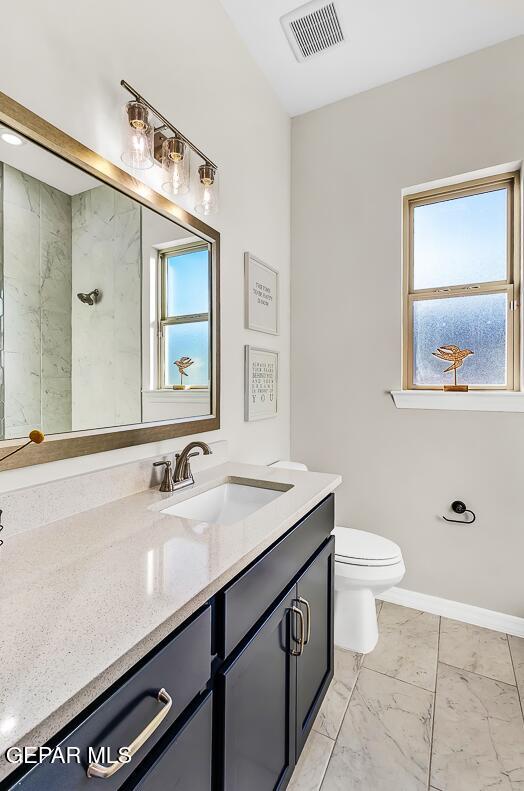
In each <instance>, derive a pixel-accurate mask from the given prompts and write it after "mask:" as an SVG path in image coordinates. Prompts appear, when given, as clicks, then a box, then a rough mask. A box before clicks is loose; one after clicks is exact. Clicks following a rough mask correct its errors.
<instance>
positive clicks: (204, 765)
mask: <svg viewBox="0 0 524 791" xmlns="http://www.w3.org/2000/svg"><path fill="white" fill-rule="evenodd" d="M191 708H192V709H193V708H194V710H193V711H191V713H189V714H188V718H187V721H186V722H184V723H183V724H182V726H181V727H180V728H177V727H176V726H175V728H174V729H173V730H174V731H175V733H174V735H171V732H169V733H167V734H166V735H165V737H164V738H163V739H162V740H161V742H160V743H159V744H158V745H157V747H156V748H155V750H153V751H152V753H150V754H149V755H148V757H147V759H146V761H145V766H144V769H143V773H141V774H140V779H139V780H138V781H135V779H134V777H130V779H129V784H126V786H125V791H131V790H132V791H167V789H169V791H211V760H212V720H213V704H212V694H211V692H208V693H207V694H206V696H205V697H204V699H203V700H202V701H198V703H197V705H196V706H195V707H191ZM139 771H140V770H139Z"/></svg>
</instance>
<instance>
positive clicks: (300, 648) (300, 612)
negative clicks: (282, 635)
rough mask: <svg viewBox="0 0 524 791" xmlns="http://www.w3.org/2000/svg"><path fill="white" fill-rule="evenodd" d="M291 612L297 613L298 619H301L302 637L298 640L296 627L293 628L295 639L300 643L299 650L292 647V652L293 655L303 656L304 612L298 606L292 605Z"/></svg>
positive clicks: (292, 634)
mask: <svg viewBox="0 0 524 791" xmlns="http://www.w3.org/2000/svg"><path fill="white" fill-rule="evenodd" d="M291 612H294V613H295V615H298V620H299V621H300V639H299V640H297V638H296V637H295V635H294V629H293V628H292V629H291V636H292V638H293V640H294V641H295V643H298V645H299V649H298V651H296V650H294V649H293V648H292V649H291V651H290V653H291V656H301V654H302V651H303V650H304V613H303V612H302V610H300V609H299V608H298V607H294V606H293V607H291Z"/></svg>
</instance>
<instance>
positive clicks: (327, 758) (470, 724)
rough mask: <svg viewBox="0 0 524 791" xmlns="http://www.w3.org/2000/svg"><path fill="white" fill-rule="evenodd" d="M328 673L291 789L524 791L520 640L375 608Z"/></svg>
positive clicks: (523, 646) (523, 645)
mask: <svg viewBox="0 0 524 791" xmlns="http://www.w3.org/2000/svg"><path fill="white" fill-rule="evenodd" d="M377 611H378V613H379V631H380V639H379V643H378V645H377V647H376V649H375V650H374V651H373V652H372V653H371V654H368V655H367V656H365V657H362V656H361V655H359V654H354V653H352V652H351V651H342V650H340V649H336V650H335V677H334V679H333V681H332V683H331V686H330V688H329V690H328V694H327V695H326V698H325V700H324V703H323V704H322V708H321V710H320V712H319V714H318V716H317V719H316V721H315V724H314V726H313V730H312V731H311V733H310V735H309V738H308V741H307V743H306V746H305V748H304V751H303V753H302V755H301V757H300V761H299V763H298V764H297V767H296V769H295V772H294V774H293V777H292V779H291V782H290V784H289V786H288V788H289V789H290V791H488V790H489V791H524V716H523V709H524V639H522V638H519V637H512V636H508V635H505V634H502V633H500V632H493V631H491V630H489V629H481V628H479V627H477V626H470V625H469V624H465V623H462V622H460V621H452V620H449V619H447V618H439V617H438V616H436V615H430V614H428V613H424V612H420V611H418V610H412V609H409V608H407V607H399V606H397V605H394V604H388V603H384V604H383V605H381V603H377Z"/></svg>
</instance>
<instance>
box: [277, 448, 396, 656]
mask: <svg viewBox="0 0 524 791" xmlns="http://www.w3.org/2000/svg"><path fill="white" fill-rule="evenodd" d="M269 466H270V467H281V468H284V469H292V470H304V471H307V467H306V465H305V464H301V463H299V462H291V461H278V462H275V463H274V464H270V465H269ZM333 535H334V536H335V645H337V646H338V647H339V648H343V649H345V650H346V651H356V652H357V653H359V654H369V652H370V651H373V649H374V648H375V646H376V644H377V641H378V626H377V612H376V607H375V598H376V596H378V595H380V594H381V593H384V592H385V591H387V590H388V589H389V588H392V587H393V586H394V585H398V583H399V582H400V581H401V579H402V578H403V576H404V574H405V572H406V568H405V566H404V560H403V558H402V552H401V550H400V547H399V546H398V545H397V544H395V543H394V541H390V540H389V539H388V538H383V537H382V536H378V535H376V533H367V532H366V531H365V530H355V529H354V528H351V527H342V526H340V525H337V526H336V527H335V529H334V531H333Z"/></svg>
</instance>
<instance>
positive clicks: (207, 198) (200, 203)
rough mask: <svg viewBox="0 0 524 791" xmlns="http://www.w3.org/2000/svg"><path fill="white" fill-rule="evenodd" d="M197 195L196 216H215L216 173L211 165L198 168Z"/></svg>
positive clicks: (216, 205) (216, 201) (216, 195)
mask: <svg viewBox="0 0 524 791" xmlns="http://www.w3.org/2000/svg"><path fill="white" fill-rule="evenodd" d="M198 181H199V184H198V194H197V202H196V204H195V211H196V212H198V214H204V215H207V214H216V212H217V211H218V173H217V169H216V168H215V167H213V165H209V164H205V165H200V167H199V168H198Z"/></svg>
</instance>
